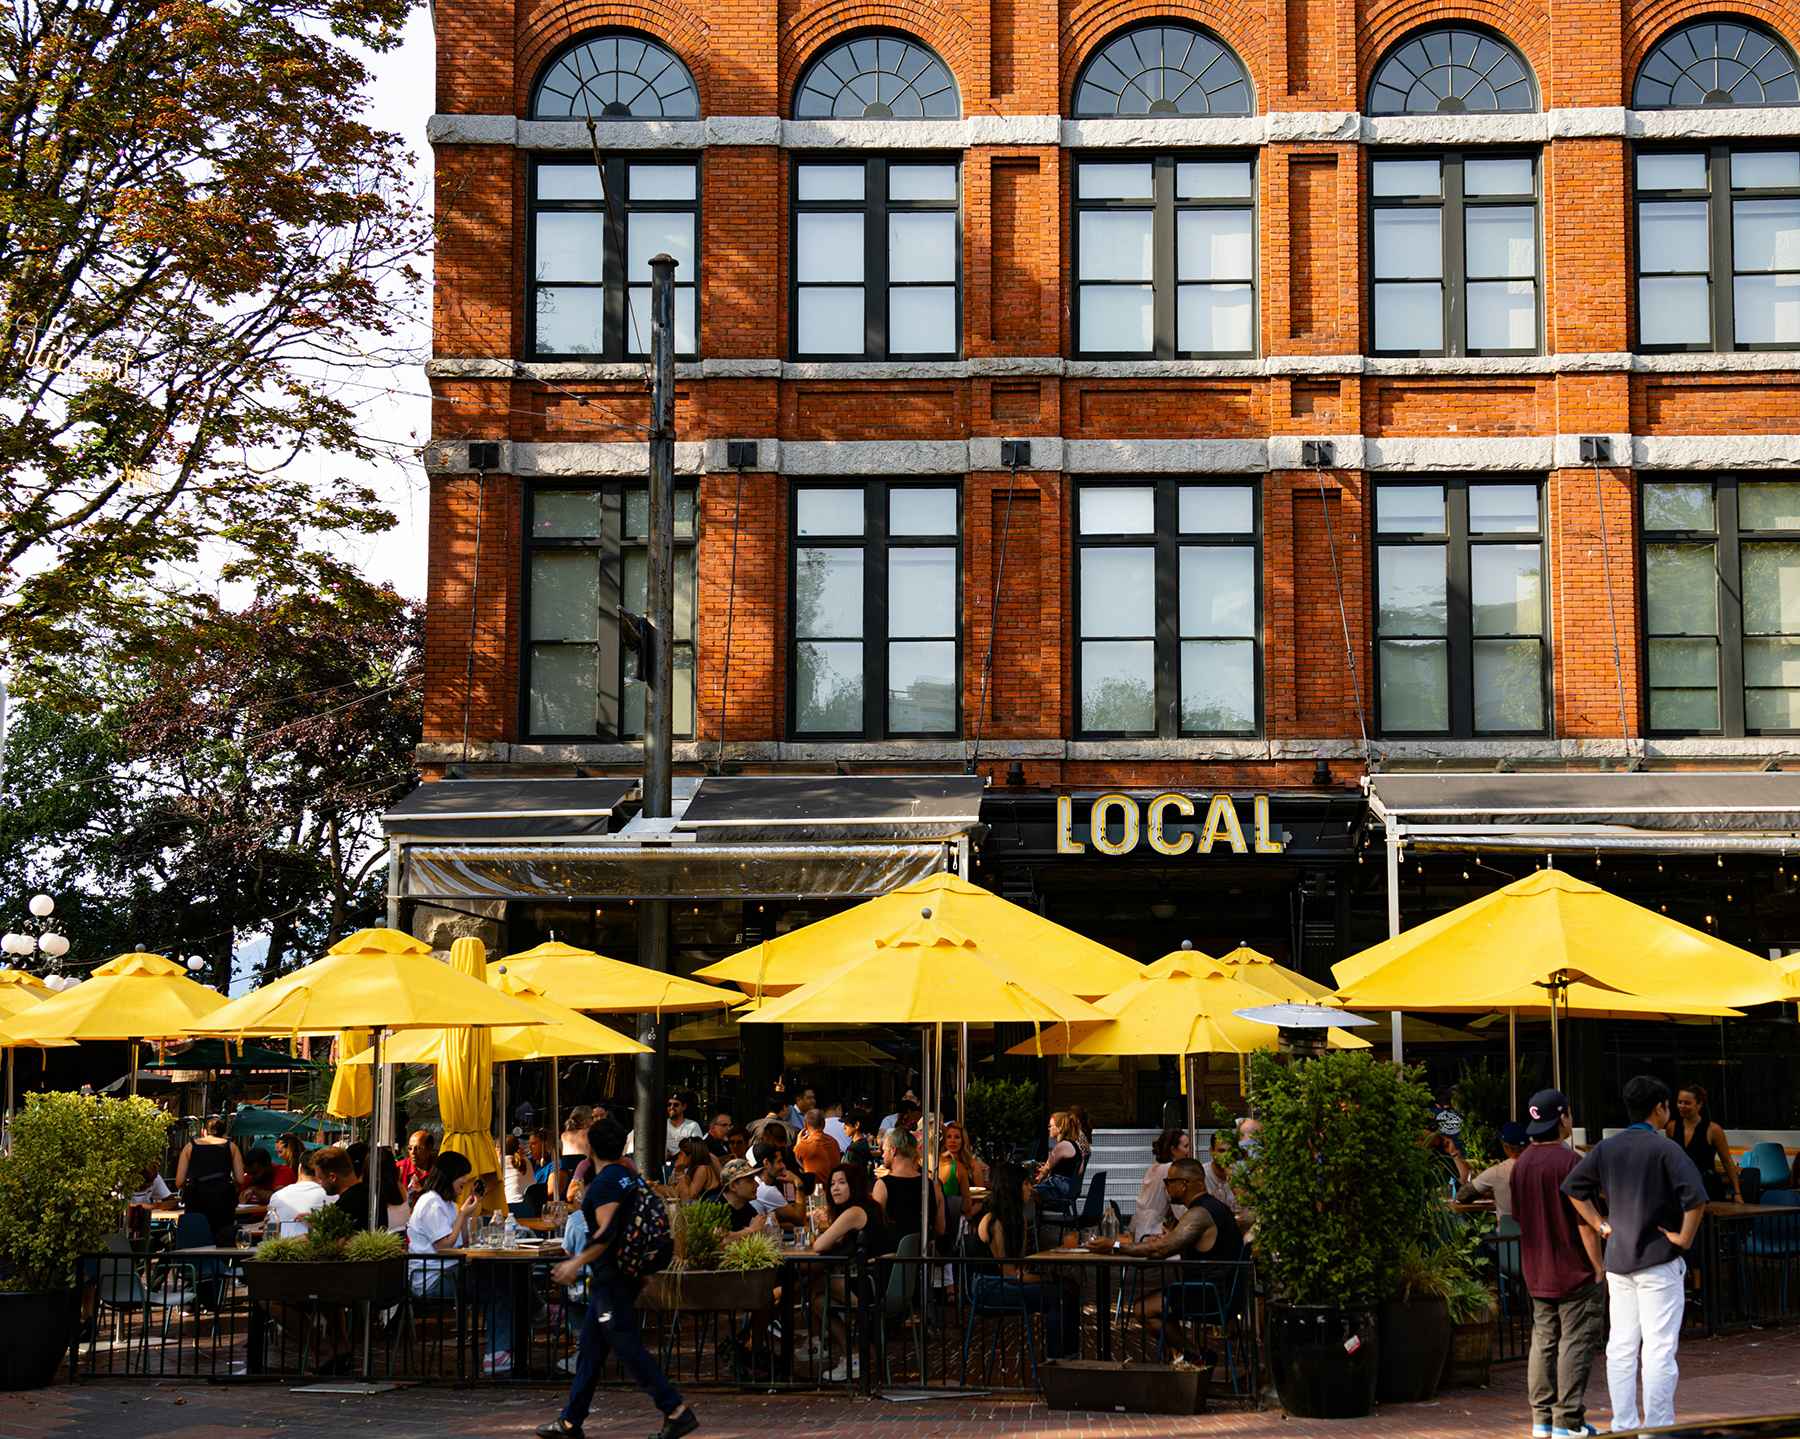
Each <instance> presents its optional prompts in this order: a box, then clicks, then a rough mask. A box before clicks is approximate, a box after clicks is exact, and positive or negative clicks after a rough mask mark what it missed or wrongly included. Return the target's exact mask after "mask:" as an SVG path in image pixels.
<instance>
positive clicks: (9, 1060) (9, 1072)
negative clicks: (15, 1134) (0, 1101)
mask: <svg viewBox="0 0 1800 1439" xmlns="http://www.w3.org/2000/svg"><path fill="white" fill-rule="evenodd" d="M12 1124H13V1052H12V1046H10V1045H8V1046H7V1050H6V1152H7V1153H8V1154H11V1153H12Z"/></svg>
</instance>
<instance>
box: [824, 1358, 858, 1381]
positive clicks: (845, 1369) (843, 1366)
mask: <svg viewBox="0 0 1800 1439" xmlns="http://www.w3.org/2000/svg"><path fill="white" fill-rule="evenodd" d="M861 1376H862V1363H861V1362H860V1361H859V1360H857V1359H853V1358H844V1359H840V1360H838V1362H837V1363H836V1364H835V1365H833V1366H832V1367H831V1368H830V1369H827V1370H826V1371H825V1382H826V1383H827V1384H843V1383H847V1382H848V1381H849V1380H852V1379H857V1378H860V1377H861Z"/></svg>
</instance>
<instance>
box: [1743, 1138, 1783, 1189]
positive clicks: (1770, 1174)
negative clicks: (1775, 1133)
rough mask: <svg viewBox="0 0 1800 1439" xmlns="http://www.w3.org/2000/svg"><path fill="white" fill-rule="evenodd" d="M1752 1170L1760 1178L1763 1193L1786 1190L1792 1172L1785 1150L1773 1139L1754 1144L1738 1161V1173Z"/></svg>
mask: <svg viewBox="0 0 1800 1439" xmlns="http://www.w3.org/2000/svg"><path fill="white" fill-rule="evenodd" d="M1746 1169H1754V1170H1755V1171H1756V1172H1757V1173H1758V1174H1760V1175H1761V1176H1762V1187H1763V1189H1764V1191H1768V1190H1771V1189H1786V1188H1787V1187H1788V1179H1789V1176H1790V1175H1791V1173H1792V1170H1791V1169H1790V1168H1789V1166H1788V1157H1787V1150H1785V1149H1783V1148H1782V1147H1781V1146H1780V1145H1779V1144H1777V1143H1776V1142H1775V1141H1774V1140H1773V1139H1765V1140H1762V1141H1761V1142H1760V1143H1757V1144H1754V1145H1752V1146H1751V1147H1750V1149H1749V1151H1748V1152H1747V1153H1746V1154H1745V1155H1744V1157H1743V1158H1742V1159H1740V1160H1739V1161H1738V1171H1739V1173H1742V1172H1743V1171H1744V1170H1746Z"/></svg>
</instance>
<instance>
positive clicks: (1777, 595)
mask: <svg viewBox="0 0 1800 1439" xmlns="http://www.w3.org/2000/svg"><path fill="white" fill-rule="evenodd" d="M1743 566H1744V633H1745V634H1747V635H1782V634H1800V544H1766V543H1764V544H1747V545H1745V546H1744V547H1743Z"/></svg>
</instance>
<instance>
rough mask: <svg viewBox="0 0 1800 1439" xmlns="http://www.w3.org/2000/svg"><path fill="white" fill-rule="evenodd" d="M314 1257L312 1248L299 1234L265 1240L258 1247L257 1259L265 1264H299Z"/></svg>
mask: <svg viewBox="0 0 1800 1439" xmlns="http://www.w3.org/2000/svg"><path fill="white" fill-rule="evenodd" d="M312 1257H313V1253H312V1246H311V1245H310V1244H309V1243H307V1241H306V1240H305V1239H304V1238H303V1237H302V1236H301V1235H298V1234H290V1235H287V1236H285V1237H282V1236H277V1237H276V1238H274V1239H265V1240H263V1242H262V1243H261V1244H259V1245H257V1246H256V1258H257V1260H258V1261H259V1262H261V1263H263V1264H298V1263H300V1262H301V1261H302V1260H306V1259H311V1258H312Z"/></svg>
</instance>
